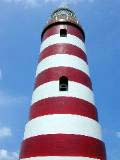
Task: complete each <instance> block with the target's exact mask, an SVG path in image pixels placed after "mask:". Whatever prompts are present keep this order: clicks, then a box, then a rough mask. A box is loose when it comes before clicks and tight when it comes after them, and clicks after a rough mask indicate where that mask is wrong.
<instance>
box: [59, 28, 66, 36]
mask: <svg viewBox="0 0 120 160" xmlns="http://www.w3.org/2000/svg"><path fill="white" fill-rule="evenodd" d="M60 37H67V30H66V29H61V30H60Z"/></svg>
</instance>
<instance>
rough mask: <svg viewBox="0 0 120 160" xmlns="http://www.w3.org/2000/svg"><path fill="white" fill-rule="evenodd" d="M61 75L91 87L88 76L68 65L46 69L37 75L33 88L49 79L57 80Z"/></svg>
mask: <svg viewBox="0 0 120 160" xmlns="http://www.w3.org/2000/svg"><path fill="white" fill-rule="evenodd" d="M63 75H64V76H66V77H68V79H69V80H70V81H74V82H78V83H81V84H83V85H85V86H87V87H89V88H90V89H92V83H91V80H90V78H89V76H88V75H87V74H85V73H84V72H82V71H80V70H77V69H74V68H70V67H54V68H49V69H46V70H45V71H43V72H41V73H40V74H39V75H38V76H37V78H36V82H35V88H36V87H38V86H40V85H42V84H44V83H47V82H50V81H57V80H59V78H60V77H61V76H63Z"/></svg>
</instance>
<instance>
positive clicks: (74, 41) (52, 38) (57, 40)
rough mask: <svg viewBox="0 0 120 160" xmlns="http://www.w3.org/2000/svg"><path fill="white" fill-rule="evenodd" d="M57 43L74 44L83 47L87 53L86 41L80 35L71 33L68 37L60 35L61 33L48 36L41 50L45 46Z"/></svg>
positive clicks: (41, 49)
mask: <svg viewBox="0 0 120 160" xmlns="http://www.w3.org/2000/svg"><path fill="white" fill-rule="evenodd" d="M57 43H67V44H72V45H74V46H76V47H79V48H81V49H82V50H83V51H84V52H85V53H86V50H85V44H84V42H83V41H82V40H81V39H79V38H78V37H76V36H74V35H70V34H67V37H60V34H54V35H52V36H50V37H48V38H47V39H46V40H44V41H43V42H42V44H41V48H40V52H42V51H43V50H44V49H45V48H47V47H49V46H51V45H54V44H57Z"/></svg>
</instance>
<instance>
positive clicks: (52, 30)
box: [43, 24, 84, 41]
mask: <svg viewBox="0 0 120 160" xmlns="http://www.w3.org/2000/svg"><path fill="white" fill-rule="evenodd" d="M66 27H67V28H66ZM60 29H67V33H68V34H71V35H74V36H76V37H78V38H80V39H81V40H83V41H84V37H83V34H82V32H81V30H80V29H78V28H77V27H75V26H72V25H69V24H67V25H63V24H58V25H55V26H52V27H51V28H49V29H48V30H46V32H45V33H44V36H43V40H45V39H46V38H48V37H50V36H52V35H54V34H59V33H60Z"/></svg>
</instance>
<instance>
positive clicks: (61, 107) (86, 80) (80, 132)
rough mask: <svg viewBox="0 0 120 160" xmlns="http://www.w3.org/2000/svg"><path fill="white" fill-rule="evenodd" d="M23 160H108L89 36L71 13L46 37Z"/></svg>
mask: <svg viewBox="0 0 120 160" xmlns="http://www.w3.org/2000/svg"><path fill="white" fill-rule="evenodd" d="M20 160H106V153H105V145H104V142H103V141H102V136H101V126H100V124H99V121H98V116H97V109H96V106H95V102H94V94H93V89H92V83H91V79H90V74H89V68H88V62H87V53H86V49H85V33H84V30H83V28H82V27H81V24H80V23H79V22H78V19H77V17H76V15H75V13H74V12H73V11H71V10H70V9H69V8H66V7H62V8H59V9H57V10H55V11H54V12H53V13H52V15H51V18H50V20H49V21H48V23H47V25H46V26H45V28H44V29H43V32H42V34H41V46H40V56H39V60H38V65H37V69H36V75H35V87H34V90H33V95H32V102H31V107H30V115H29V121H28V122H27V124H26V126H25V133H24V139H23V142H22V145H21V151H20Z"/></svg>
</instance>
